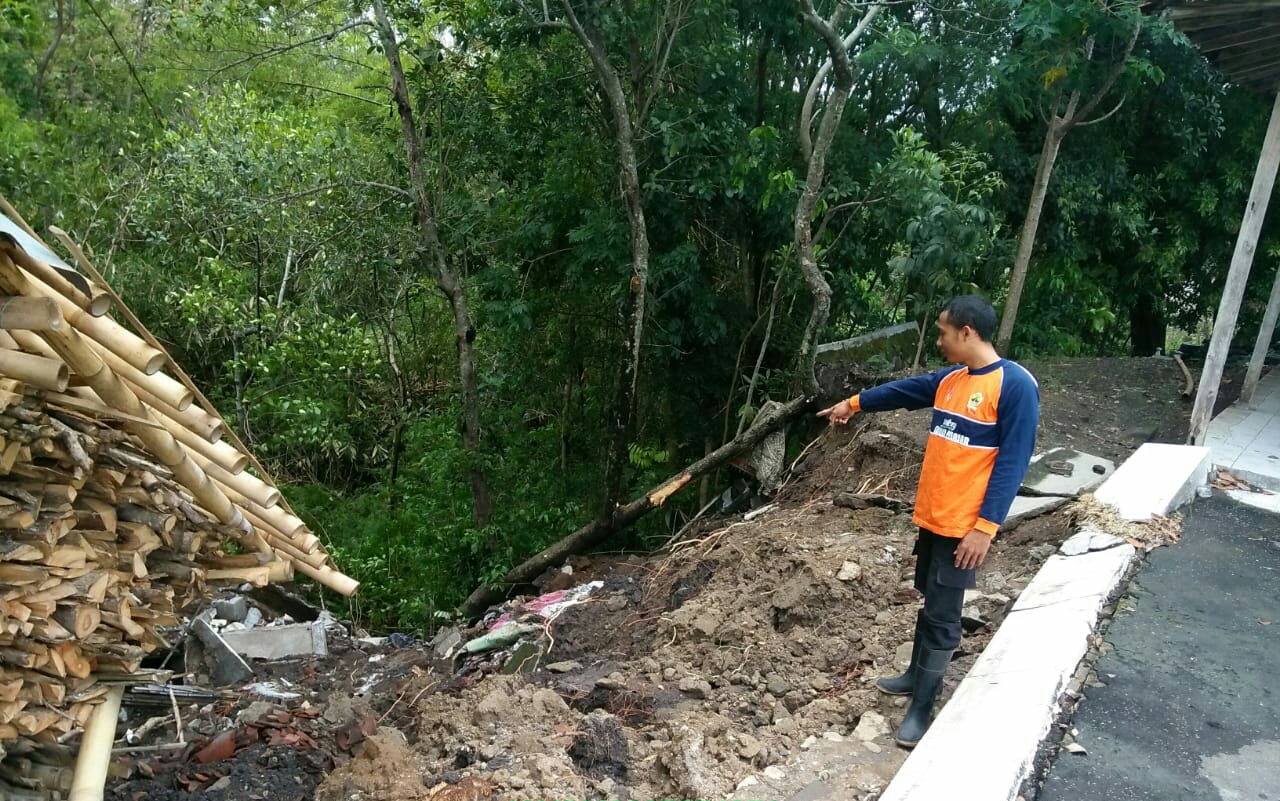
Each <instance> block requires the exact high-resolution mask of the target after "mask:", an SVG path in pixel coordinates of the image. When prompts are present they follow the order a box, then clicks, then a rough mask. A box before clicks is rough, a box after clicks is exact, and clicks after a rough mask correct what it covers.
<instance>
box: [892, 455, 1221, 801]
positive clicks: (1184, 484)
mask: <svg viewBox="0 0 1280 801" xmlns="http://www.w3.org/2000/svg"><path fill="white" fill-rule="evenodd" d="M1209 463H1210V460H1209V449H1208V448H1199V447H1191V446H1182V445H1155V444H1147V445H1143V446H1142V447H1141V448H1139V449H1138V451H1137V452H1136V453H1134V454H1133V456H1131V457H1130V458H1129V460H1128V461H1126V462H1125V463H1124V464H1123V465H1121V467H1120V469H1118V470H1117V471H1116V472H1115V474H1114V475H1113V476H1111V478H1109V479H1108V480H1107V481H1106V483H1104V484H1103V485H1102V486H1101V487H1099V488H1098V491H1097V493H1095V497H1098V498H1099V499H1102V498H1104V497H1106V498H1112V499H1115V500H1112V501H1110V502H1112V503H1116V502H1117V501H1118V502H1119V503H1118V505H1119V506H1120V508H1121V512H1122V514H1123V516H1124V517H1126V518H1129V519H1143V520H1145V519H1149V518H1150V517H1152V516H1153V515H1165V514H1168V513H1169V512H1171V511H1173V510H1174V509H1176V508H1177V507H1178V506H1179V505H1181V504H1182V503H1184V502H1185V501H1186V500H1188V499H1189V498H1190V497H1192V496H1193V495H1194V493H1195V489H1196V487H1197V486H1199V485H1201V484H1203V483H1204V482H1205V481H1206V480H1207V478H1208V475H1209ZM1133 557H1134V549H1133V546H1131V545H1129V544H1128V543H1126V542H1124V541H1123V540H1120V539H1117V538H1116V537H1113V536H1111V535H1109V534H1105V533H1103V532H1100V531H1094V530H1090V529H1087V528H1085V529H1081V530H1080V531H1079V532H1077V533H1076V534H1075V535H1074V536H1073V537H1071V538H1070V539H1069V540H1067V542H1065V543H1063V545H1062V548H1061V549H1060V552H1059V553H1058V554H1055V555H1054V556H1052V557H1050V558H1049V560H1048V561H1047V562H1046V563H1045V564H1044V566H1043V567H1042V568H1041V569H1040V571H1039V572H1038V573H1036V575H1035V578H1033V579H1032V581H1031V583H1030V584H1029V585H1028V586H1027V588H1026V590H1024V591H1023V593H1022V595H1021V596H1019V598H1018V602H1017V603H1016V604H1015V605H1014V607H1013V611H1011V612H1010V613H1009V616H1008V617H1007V618H1005V621H1004V623H1003V624H1002V625H1001V626H1000V628H999V630H998V631H997V632H996V634H995V636H994V637H992V638H991V642H990V644H988V645H987V648H986V650H984V651H983V652H982V655H981V656H980V657H979V658H978V661H977V662H976V663H975V664H974V666H973V669H972V670H970V671H969V674H968V675H967V676H966V677H965V679H964V680H963V681H962V682H961V683H960V686H959V687H958V688H957V689H956V692H955V694H954V695H953V696H952V697H951V700H950V701H949V702H948V703H947V705H946V706H945V707H943V709H942V711H941V713H940V714H939V715H938V717H937V719H936V720H935V721H934V722H933V725H932V726H930V728H929V732H928V734H926V735H925V737H924V739H923V740H921V741H920V744H919V745H918V746H916V748H915V750H914V751H913V752H912V754H911V756H910V757H908V758H907V761H906V762H905V763H904V764H903V766H902V768H901V770H899V771H898V773H897V775H896V776H895V777H894V779H893V781H892V782H891V783H890V784H889V786H888V788H887V789H886V790H885V792H884V794H883V795H881V797H880V801H937V799H940V798H946V799H949V801H1012V799H1014V798H1016V797H1017V795H1018V791H1019V789H1020V788H1021V786H1022V783H1023V781H1024V780H1025V779H1026V778H1027V776H1028V775H1029V774H1030V772H1031V770H1032V768H1033V766H1034V762H1035V758H1036V752H1037V749H1038V748H1039V745H1040V742H1041V740H1043V739H1044V738H1045V736H1046V735H1047V734H1048V733H1049V730H1050V727H1051V726H1052V725H1053V722H1054V720H1055V719H1056V718H1057V715H1058V712H1059V706H1058V701H1059V698H1060V696H1061V694H1062V691H1063V690H1064V689H1065V688H1066V685H1067V682H1068V681H1069V680H1070V678H1071V676H1072V675H1073V674H1074V673H1075V671H1076V667H1077V666H1078V665H1079V664H1080V660H1081V659H1082V658H1083V657H1084V655H1085V652H1086V651H1087V650H1088V647H1089V637H1090V635H1092V634H1093V631H1094V629H1095V628H1096V626H1097V624H1098V617H1099V613H1100V612H1101V610H1102V607H1103V606H1104V605H1105V604H1106V602H1107V601H1108V599H1109V598H1110V597H1111V595H1112V594H1113V593H1114V592H1115V590H1116V587H1117V586H1118V585H1119V583H1120V581H1121V580H1122V579H1123V578H1124V575H1125V571H1126V570H1127V569H1128V567H1129V564H1130V562H1131V561H1132V560H1133Z"/></svg>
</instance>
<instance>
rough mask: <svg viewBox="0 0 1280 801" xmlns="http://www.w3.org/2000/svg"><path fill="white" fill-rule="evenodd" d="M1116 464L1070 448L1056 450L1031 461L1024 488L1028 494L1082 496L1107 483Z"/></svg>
mask: <svg viewBox="0 0 1280 801" xmlns="http://www.w3.org/2000/svg"><path fill="white" fill-rule="evenodd" d="M1115 471H1116V464H1115V462H1113V461H1111V460H1110V459H1103V458H1102V457H1101V456H1094V455H1093V454H1089V453H1082V452H1081V451H1077V450H1073V449H1071V448H1054V449H1052V450H1049V451H1045V452H1044V453H1041V454H1039V455H1037V456H1036V457H1035V458H1033V459H1032V460H1031V466H1030V467H1029V468H1028V469H1027V476H1026V478H1024V479H1023V480H1022V487H1023V489H1024V490H1026V491H1027V494H1028V495H1042V496H1043V495H1061V496H1068V495H1079V494H1080V493H1082V492H1088V491H1089V490H1091V489H1093V488H1094V487H1097V486H1099V485H1100V484H1102V482H1104V481H1106V480H1107V478H1108V477H1109V476H1111V474H1112V473H1114V472H1115Z"/></svg>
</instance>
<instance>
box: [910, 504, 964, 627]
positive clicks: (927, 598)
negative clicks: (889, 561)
mask: <svg viewBox="0 0 1280 801" xmlns="http://www.w3.org/2000/svg"><path fill="white" fill-rule="evenodd" d="M959 544H960V540H958V539H956V538H955V537H943V536H940V535H938V534H934V533H933V532H932V531H929V530H928V529H923V528H922V529H920V536H919V537H918V538H917V539H916V547H915V550H914V551H913V553H915V555H916V589H917V590H919V591H920V592H922V593H924V606H923V607H922V608H921V609H920V612H919V613H918V614H917V615H916V631H917V632H918V634H919V636H920V638H921V645H923V646H924V647H925V648H929V649H932V650H935V651H952V650H955V648H956V646H958V645H960V611H961V609H962V608H963V607H964V591H965V590H971V589H973V588H974V587H977V586H978V582H977V576H976V573H977V571H976V570H974V569H972V568H970V569H969V570H961V569H960V568H958V567H956V546H957V545H959Z"/></svg>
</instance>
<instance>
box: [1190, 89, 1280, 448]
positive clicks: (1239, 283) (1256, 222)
mask: <svg viewBox="0 0 1280 801" xmlns="http://www.w3.org/2000/svg"><path fill="white" fill-rule="evenodd" d="M1277 164H1280V94H1277V95H1276V99H1275V102H1274V103H1273V104H1272V106H1271V121H1270V122H1269V123H1268V124H1267V136H1266V138H1265V139H1264V140H1263V142H1262V152H1261V153H1260V154H1259V156H1258V168H1257V170H1256V171H1254V173H1253V188H1252V189H1250V190H1249V204H1248V205H1247V206H1245V210H1244V218H1243V219H1241V221H1240V234H1239V236H1238V237H1236V249H1235V253H1234V254H1233V255H1232V257H1231V269H1230V270H1229V271H1228V272H1227V285H1226V286H1225V287H1224V288H1223V290H1222V302H1221V303H1219V304H1218V315H1217V317H1216V318H1215V319H1214V321H1213V336H1212V338H1211V339H1210V340H1209V352H1208V353H1207V354H1205V357H1204V370H1203V371H1202V372H1201V374H1200V390H1199V391H1198V392H1197V393H1196V405H1195V407H1194V408H1193V409H1192V410H1191V431H1190V433H1189V434H1188V437H1187V441H1188V442H1190V443H1191V444H1192V445H1200V444H1203V442H1204V438H1205V434H1206V432H1208V430H1209V421H1210V420H1211V419H1213V405H1214V403H1215V402H1216V401H1217V400H1218V385H1219V384H1220V383H1221V382H1222V369H1223V367H1225V366H1226V363H1227V351H1228V350H1229V349H1230V348H1231V337H1232V335H1233V334H1234V333H1235V329H1236V318H1237V317H1238V316H1239V314H1240V301H1241V300H1243V299H1244V288H1245V284H1247V283H1248V281H1249V269H1250V267H1252V266H1253V253H1254V251H1255V250H1256V249H1257V247H1258V234H1259V232H1260V231H1261V230H1262V221H1263V220H1264V219H1265V218H1266V216H1267V201H1269V200H1270V199H1271V187H1272V186H1273V185H1274V184H1275V180H1276V166H1277Z"/></svg>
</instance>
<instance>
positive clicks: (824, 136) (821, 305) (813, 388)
mask: <svg viewBox="0 0 1280 801" xmlns="http://www.w3.org/2000/svg"><path fill="white" fill-rule="evenodd" d="M799 3H800V14H801V16H802V17H803V18H804V23H805V25H807V26H808V27H809V28H811V29H813V31H814V32H815V33H817V34H818V36H820V37H821V38H822V43H823V45H824V46H825V48H826V58H825V59H823V61H822V66H820V67H819V68H818V71H817V73H815V74H814V76H813V78H812V80H810V81H809V88H808V90H807V91H806V92H805V95H804V105H802V106H801V108H800V123H799V138H800V154H801V156H802V158H803V159H804V165H805V181H804V189H803V190H801V192H800V198H799V200H797V201H796V210H795V245H796V258H797V260H798V261H799V263H800V271H801V273H803V274H804V280H805V284H806V285H807V286H808V288H809V295H810V297H811V299H812V302H813V309H812V310H811V311H810V312H809V322H808V324H807V325H806V326H805V329H804V335H803V337H802V338H801V340H800V348H799V351H798V352H797V354H796V365H797V374H796V382H797V385H798V386H800V387H802V388H803V390H804V391H805V392H807V393H809V394H813V395H816V394H817V392H818V379H817V378H816V377H815V376H814V365H815V363H816V360H817V356H818V353H817V347H818V341H817V340H818V336H819V335H821V334H822V333H823V330H824V328H825V326H826V324H827V317H828V315H829V314H830V312H831V285H830V284H829V283H827V279H826V278H825V277H824V276H823V275H822V271H821V270H820V269H819V268H818V260H817V257H816V256H815V254H814V237H813V218H814V213H815V211H816V210H817V207H818V201H819V200H820V199H821V197H822V190H823V182H824V179H825V177H826V170H827V153H828V152H829V151H830V150H831V143H832V142H834V141H835V137H836V131H838V130H839V128H840V118H841V116H842V115H843V114H844V107H845V104H846V103H848V102H849V95H850V94H851V93H852V92H853V78H854V69H853V61H852V60H851V59H850V57H849V49H850V48H851V47H853V46H854V44H856V43H857V41H858V40H859V39H860V38H862V35H863V34H864V33H866V32H867V29H868V28H870V27H871V23H872V22H874V21H875V18H876V16H877V15H879V14H880V12H881V11H882V10H883V9H884V5H883V4H881V3H875V4H872V5H871V6H870V7H868V8H867V10H866V11H864V12H863V13H862V16H861V17H860V18H859V19H858V20H857V23H856V24H855V25H854V27H853V30H851V31H849V32H848V33H841V30H842V29H843V28H844V26H845V23H846V21H847V20H848V17H849V13H850V10H851V8H852V6H850V5H847V4H845V3H838V4H837V5H836V8H835V11H833V12H832V13H831V16H830V17H826V18H824V17H822V16H821V15H819V14H818V12H817V11H816V10H815V9H814V6H813V0H799ZM832 72H834V73H835V79H834V81H833V83H832V87H831V89H830V92H829V93H828V94H827V96H826V97H825V98H824V101H823V104H822V109H821V113H822V121H821V122H820V123H819V124H818V136H817V138H816V139H813V138H812V137H813V127H812V126H813V120H814V118H815V113H814V106H815V104H816V103H817V101H818V97H819V95H820V94H821V93H822V90H823V86H824V85H825V84H826V81H827V76H828V75H829V74H831V73H832Z"/></svg>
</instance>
